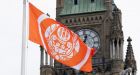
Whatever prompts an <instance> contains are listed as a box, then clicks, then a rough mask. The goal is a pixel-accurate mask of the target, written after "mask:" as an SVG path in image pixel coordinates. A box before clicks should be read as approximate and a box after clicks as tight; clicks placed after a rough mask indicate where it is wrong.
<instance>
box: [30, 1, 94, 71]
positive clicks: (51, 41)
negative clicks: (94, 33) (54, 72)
mask: <svg viewBox="0 0 140 75" xmlns="http://www.w3.org/2000/svg"><path fill="white" fill-rule="evenodd" d="M29 17H30V19H29V20H30V21H29V23H30V24H29V40H30V41H32V42H34V43H37V44H39V45H41V46H43V47H44V48H45V50H46V52H48V54H49V55H50V56H51V57H52V58H54V59H55V60H56V61H58V62H60V63H62V64H64V65H66V66H69V67H71V68H74V69H77V70H81V71H85V72H91V71H92V62H91V58H92V53H93V52H94V49H93V48H89V47H88V46H87V45H86V44H84V43H83V41H82V40H81V39H80V38H79V37H78V35H77V34H75V33H74V32H72V31H71V30H69V29H68V28H67V27H66V26H64V25H62V24H61V23H59V22H57V21H55V20H53V19H51V18H49V17H48V16H47V15H46V14H44V13H42V12H41V11H40V10H39V9H37V8H36V7H35V6H33V5H32V4H31V3H29Z"/></svg>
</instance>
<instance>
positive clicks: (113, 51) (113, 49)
mask: <svg viewBox="0 0 140 75" xmlns="http://www.w3.org/2000/svg"><path fill="white" fill-rule="evenodd" d="M112 42H113V59H115V45H114V40H112Z"/></svg>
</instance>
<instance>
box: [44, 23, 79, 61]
mask: <svg viewBox="0 0 140 75" xmlns="http://www.w3.org/2000/svg"><path fill="white" fill-rule="evenodd" d="M53 25H54V24H53ZM55 27H57V28H53V30H51V27H50V29H49V30H50V32H49V34H50V35H49V36H45V37H46V39H47V42H48V46H49V48H50V49H49V50H51V51H50V52H51V55H52V56H53V57H54V58H55V59H57V60H62V61H65V60H69V59H71V58H72V57H73V56H75V55H76V54H77V53H78V52H79V48H80V45H79V41H78V39H77V35H76V34H74V33H73V32H71V31H69V30H68V29H66V28H64V27H60V26H55ZM48 28H49V27H48ZM46 33H47V34H48V30H47V29H46V32H45V35H46Z"/></svg>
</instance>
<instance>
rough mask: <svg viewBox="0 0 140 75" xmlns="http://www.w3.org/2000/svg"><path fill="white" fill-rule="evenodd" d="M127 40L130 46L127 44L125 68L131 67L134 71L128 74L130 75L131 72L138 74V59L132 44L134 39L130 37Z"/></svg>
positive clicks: (133, 74)
mask: <svg viewBox="0 0 140 75" xmlns="http://www.w3.org/2000/svg"><path fill="white" fill-rule="evenodd" d="M127 41H128V46H127V52H126V59H125V64H124V69H128V68H131V69H132V72H129V73H128V75H130V74H131V75H136V71H137V66H136V60H135V57H134V53H133V48H132V45H131V41H132V39H131V38H130V37H129V38H128V39H127Z"/></svg>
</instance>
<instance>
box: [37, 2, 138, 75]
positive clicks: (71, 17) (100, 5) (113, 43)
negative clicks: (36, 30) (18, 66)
mask: <svg viewBox="0 0 140 75" xmlns="http://www.w3.org/2000/svg"><path fill="white" fill-rule="evenodd" d="M56 4H57V5H56V6H57V7H56V20H57V21H59V22H61V23H63V24H64V25H66V26H67V27H68V28H70V29H71V30H73V31H74V32H75V33H76V34H78V35H79V37H81V38H82V39H83V40H84V39H85V38H84V37H85V36H86V37H87V38H86V40H84V41H85V43H86V44H87V45H88V46H90V47H95V48H96V49H97V50H96V53H95V55H94V56H93V58H92V60H93V61H92V62H93V65H92V66H93V71H92V72H90V73H86V72H82V71H78V70H75V69H72V68H70V67H67V66H64V65H62V64H60V63H58V62H57V61H54V60H53V59H52V58H49V56H48V55H47V53H45V52H44V49H43V48H42V47H40V50H41V60H40V61H41V62H40V75H130V74H131V75H136V71H137V67H136V61H135V58H134V54H133V48H132V45H131V41H132V39H131V38H130V37H129V38H128V40H127V41H128V47H127V49H126V50H127V53H126V57H125V60H123V51H124V50H123V43H124V41H126V40H124V35H123V30H122V16H121V10H120V9H119V8H117V6H116V5H115V3H114V1H113V0H57V3H56ZM48 61H49V62H48Z"/></svg>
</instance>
